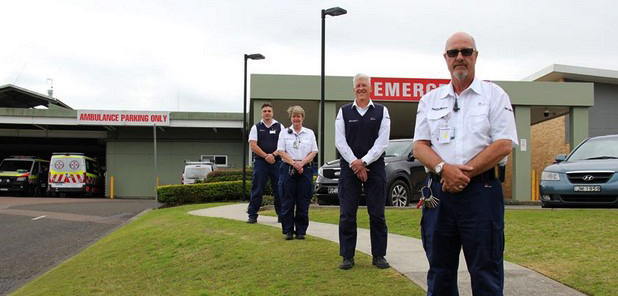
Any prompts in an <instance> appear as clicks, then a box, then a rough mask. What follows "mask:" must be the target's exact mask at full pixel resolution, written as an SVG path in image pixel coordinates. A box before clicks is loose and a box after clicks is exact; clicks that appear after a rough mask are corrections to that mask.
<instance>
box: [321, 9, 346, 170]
mask: <svg viewBox="0 0 618 296" xmlns="http://www.w3.org/2000/svg"><path fill="white" fill-rule="evenodd" d="M346 13H348V12H347V11H346V10H345V9H343V8H341V7H331V8H329V9H322V74H321V75H320V89H321V96H320V153H319V156H320V157H319V160H318V162H319V163H318V166H322V165H323V164H324V105H325V103H324V64H325V62H324V43H325V38H326V16H327V15H330V16H338V15H343V14H346Z"/></svg>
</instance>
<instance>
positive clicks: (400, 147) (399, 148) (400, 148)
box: [385, 141, 412, 157]
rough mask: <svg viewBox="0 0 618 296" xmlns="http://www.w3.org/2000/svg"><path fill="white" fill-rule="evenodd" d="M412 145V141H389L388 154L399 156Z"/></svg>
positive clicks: (388, 155)
mask: <svg viewBox="0 0 618 296" xmlns="http://www.w3.org/2000/svg"><path fill="white" fill-rule="evenodd" d="M411 145H412V142H407V141H406V142H399V141H397V142H394V141H391V142H389V143H388V146H386V151H385V152H386V156H387V157H390V156H392V157H399V156H401V155H403V154H404V153H406V151H407V150H408V148H410V146H411Z"/></svg>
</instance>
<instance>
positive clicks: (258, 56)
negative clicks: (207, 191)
mask: <svg viewBox="0 0 618 296" xmlns="http://www.w3.org/2000/svg"><path fill="white" fill-rule="evenodd" d="M249 59H251V60H263V59H264V56H263V55H261V54H259V53H254V54H245V72H244V73H245V75H244V76H245V77H244V80H245V86H244V88H243V95H244V99H243V104H242V201H245V200H246V199H247V192H246V191H247V190H246V188H247V60H249Z"/></svg>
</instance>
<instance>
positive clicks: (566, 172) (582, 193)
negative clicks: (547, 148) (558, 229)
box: [539, 135, 618, 208]
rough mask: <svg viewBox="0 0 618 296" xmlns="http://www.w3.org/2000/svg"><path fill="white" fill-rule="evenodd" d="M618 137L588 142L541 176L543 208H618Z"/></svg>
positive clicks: (601, 137) (595, 138)
mask: <svg viewBox="0 0 618 296" xmlns="http://www.w3.org/2000/svg"><path fill="white" fill-rule="evenodd" d="M616 170H618V135H608V136H599V137H592V138H589V139H586V140H585V141H583V142H582V143H581V144H579V145H578V146H577V148H575V149H574V150H573V151H572V152H571V153H570V154H569V155H565V154H559V155H557V156H556V163H555V164H552V165H549V166H548V167H546V168H545V169H544V170H543V173H541V184H540V189H539V193H540V195H541V198H540V199H541V205H542V206H543V207H544V208H546V207H558V206H618V174H616Z"/></svg>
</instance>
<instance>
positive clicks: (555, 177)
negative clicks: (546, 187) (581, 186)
mask: <svg viewBox="0 0 618 296" xmlns="http://www.w3.org/2000/svg"><path fill="white" fill-rule="evenodd" d="M541 181H560V174H558V173H554V172H546V171H543V172H542V173H541Z"/></svg>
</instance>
